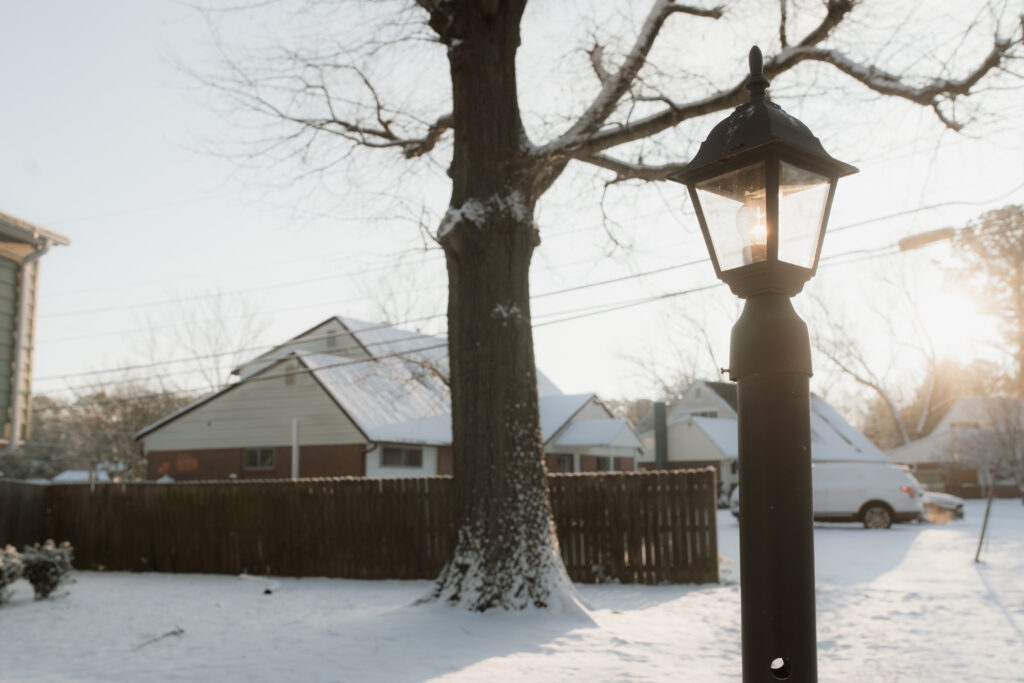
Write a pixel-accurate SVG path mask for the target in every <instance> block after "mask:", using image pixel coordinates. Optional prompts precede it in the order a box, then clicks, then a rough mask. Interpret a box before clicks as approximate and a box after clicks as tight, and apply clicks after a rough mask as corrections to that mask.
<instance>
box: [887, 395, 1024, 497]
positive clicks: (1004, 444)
mask: <svg viewBox="0 0 1024 683" xmlns="http://www.w3.org/2000/svg"><path fill="white" fill-rule="evenodd" d="M1022 448H1024V402H1022V401H1020V400H1017V399H1006V398H997V397H986V398H978V397H973V398H960V399H957V400H956V401H955V402H954V403H953V404H952V406H950V408H949V410H948V411H947V412H946V414H945V415H943V417H942V419H941V420H939V422H938V423H937V424H936V425H935V427H934V428H933V429H932V431H931V432H929V433H928V434H927V435H926V436H924V437H922V438H920V439H917V440H916V441H911V442H910V443H908V444H904V445H902V446H897V447H895V448H892V449H890V450H888V451H887V452H886V456H888V458H889V460H891V461H892V462H894V463H896V464H898V465H906V466H907V467H909V468H910V469H911V471H913V472H914V474H915V476H916V477H917V478H918V480H920V481H921V482H922V483H924V484H927V485H928V486H929V487H930V488H933V489H935V490H940V491H949V492H951V493H956V494H957V495H960V496H964V497H969V498H972V497H977V496H980V495H982V493H983V490H984V489H986V488H987V487H988V486H989V485H990V484H992V483H993V481H994V483H995V484H996V494H997V495H1006V496H1011V497H1012V496H1016V495H1020V494H1019V492H1018V488H1017V485H1016V483H1015V481H1014V480H1013V478H1012V474H1011V473H1009V472H1002V473H997V477H996V479H995V480H993V477H992V472H991V467H992V465H993V464H994V463H995V462H996V461H997V460H998V459H999V455H1000V454H1001V453H1002V452H1003V451H1005V450H1007V449H1022ZM1000 474H1002V475H1004V478H1000V477H999V475H1000Z"/></svg>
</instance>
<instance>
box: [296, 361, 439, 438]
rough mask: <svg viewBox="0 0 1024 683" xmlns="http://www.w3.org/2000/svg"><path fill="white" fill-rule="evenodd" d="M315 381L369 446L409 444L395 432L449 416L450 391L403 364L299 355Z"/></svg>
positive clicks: (425, 373) (428, 374)
mask: <svg viewBox="0 0 1024 683" xmlns="http://www.w3.org/2000/svg"><path fill="white" fill-rule="evenodd" d="M295 355H296V356H298V358H299V359H300V360H301V361H302V363H303V364H304V365H305V366H306V367H307V368H309V369H310V370H311V371H312V373H313V377H314V378H316V380H317V381H318V382H319V383H320V385H321V386H322V387H323V388H324V390H326V391H327V393H328V394H330V396H331V398H333V399H334V401H335V402H336V403H337V404H338V405H339V406H341V408H342V410H344V411H345V413H346V414H347V415H348V416H349V418H350V419H351V420H352V421H353V422H355V423H356V426H357V427H359V429H360V430H361V431H362V432H363V434H365V435H366V438H368V439H369V440H370V441H403V442H404V441H405V440H404V439H402V438H398V437H399V436H400V434H399V433H398V432H397V431H396V426H397V425H401V424H403V423H410V422H416V421H420V420H423V419H424V418H429V417H434V416H437V415H442V414H447V413H448V411H449V403H448V387H447V386H445V384H444V382H442V381H441V379H440V378H439V377H437V375H436V374H434V373H433V372H432V371H431V370H429V369H424V368H423V367H422V366H419V365H416V364H415V363H413V362H412V361H410V360H408V359H406V358H404V357H397V358H381V359H380V360H373V361H362V362H352V361H346V360H344V359H342V358H339V357H338V356H332V355H328V354H319V353H305V352H301V351H300V352H296V354H295Z"/></svg>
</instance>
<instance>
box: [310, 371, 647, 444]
mask: <svg viewBox="0 0 1024 683" xmlns="http://www.w3.org/2000/svg"><path fill="white" fill-rule="evenodd" d="M334 360H335V361H336V360H337V359H334ZM314 374H316V373H314ZM592 397H593V394H578V395H574V396H564V395H562V396H541V397H540V398H539V399H538V409H539V411H540V426H541V434H542V438H543V440H544V443H547V442H548V441H549V440H550V439H551V437H552V436H553V435H554V434H557V433H558V432H559V430H561V429H562V428H563V427H565V425H566V423H567V422H569V420H571V419H572V417H573V415H575V414H576V413H577V412H579V410H580V409H581V408H583V406H584V405H586V403H587V401H589V400H590V399H591V398H592ZM369 400H371V401H372V400H373V399H372V398H371V399H369ZM343 407H344V404H343ZM345 412H347V413H349V416H350V417H351V418H352V419H353V420H355V421H356V424H358V425H359V427H360V428H361V429H363V430H364V432H365V433H366V434H367V437H368V438H370V439H371V440H373V441H382V442H392V443H422V444H430V445H446V444H450V443H451V442H452V421H451V415H450V413H449V412H447V407H446V409H445V412H443V413H438V414H435V415H430V416H425V417H420V418H413V419H409V420H404V421H399V420H396V421H392V422H388V423H386V424H385V423H379V422H378V423H377V424H376V425H365V426H364V424H363V423H360V422H359V418H358V417H357V416H356V415H354V414H353V413H352V412H350V411H349V410H348V408H345ZM579 422H607V423H609V425H606V426H605V427H604V429H606V430H607V433H609V434H610V436H609V437H608V438H609V440H608V441H596V442H594V445H602V446H613V445H629V446H632V445H633V444H632V443H628V444H627V443H624V444H618V443H612V439H614V438H616V437H617V438H619V439H623V438H624V437H621V436H618V431H619V429H620V428H621V427H622V426H625V428H626V430H627V431H628V432H629V434H630V435H632V434H633V432H632V430H630V429H629V425H628V423H626V421H625V420H612V419H609V420H580V421H579ZM619 423H621V424H619ZM576 424H577V423H572V424H570V425H569V427H568V429H567V430H566V432H568V431H569V430H572V429H573V427H574V426H575V425H576ZM613 427H614V429H613ZM367 430H369V431H367ZM563 436H564V433H563V434H561V435H559V438H558V440H557V443H558V444H559V445H566V444H565V443H563V440H562V439H563ZM635 439H636V437H635V436H633V440H634V441H635ZM636 443H637V445H638V447H639V442H638V441H637V442H636Z"/></svg>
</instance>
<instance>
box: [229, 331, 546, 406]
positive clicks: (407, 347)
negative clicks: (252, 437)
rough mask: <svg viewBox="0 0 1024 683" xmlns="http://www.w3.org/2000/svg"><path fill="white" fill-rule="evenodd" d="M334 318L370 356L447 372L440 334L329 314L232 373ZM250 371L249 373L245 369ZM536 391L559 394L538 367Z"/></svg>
mask: <svg viewBox="0 0 1024 683" xmlns="http://www.w3.org/2000/svg"><path fill="white" fill-rule="evenodd" d="M332 322H335V323H337V324H338V325H340V326H341V327H342V328H343V329H344V330H346V332H347V336H348V337H350V338H351V339H352V340H353V341H354V342H356V344H357V345H358V347H359V348H360V349H362V350H363V351H364V352H365V353H366V355H367V356H369V357H370V358H376V359H384V358H387V357H392V356H401V357H404V358H405V359H406V361H407V363H408V364H409V365H410V367H412V366H416V367H418V370H417V372H419V373H422V372H423V371H424V370H427V369H430V368H433V369H434V370H436V371H437V372H438V373H440V374H441V375H448V374H449V366H448V340H447V339H445V338H443V337H435V336H432V335H428V334H423V333H422V332H413V331H409V330H403V329H401V328H398V327H394V326H392V325H390V324H387V323H371V322H366V321H364V320H357V319H355V318H348V317H344V316H340V315H335V316H331V317H330V318H327V319H326V320H324V321H322V322H320V323H317V324H316V325H314V326H313V327H310V328H309V329H307V330H305V331H303V332H300V333H299V334H297V335H295V336H294V337H292V338H291V339H289V340H288V341H286V342H284V343H283V344H278V345H277V346H275V347H274V348H272V349H270V350H269V351H264V352H263V353H261V354H260V355H258V356H256V357H254V358H252V359H250V360H247V361H245V363H243V364H241V365H239V366H238V367H236V368H234V369H233V370H232V371H231V373H232V374H241V373H240V371H241V369H242V368H243V367H245V366H247V365H251V364H254V363H257V362H258V361H260V360H261V359H262V360H263V361H264V363H265V364H270V363H273V362H276V361H277V360H278V359H279V358H282V357H284V356H286V355H288V354H289V353H291V352H292V351H295V350H296V349H289V347H290V346H292V345H294V344H297V343H299V342H301V341H303V338H304V337H307V335H309V334H310V333H312V332H316V331H317V330H319V329H320V328H322V327H324V326H326V325H328V324H329V323H332ZM324 355H330V356H331V357H333V358H335V359H337V358H339V357H341V358H344V357H346V356H345V355H344V354H340V353H338V354H333V353H325V354H324ZM265 367H266V365H263V366H261V367H257V369H256V370H255V371H257V372H258V371H260V370H263V369H264V368H265ZM248 374H252V373H248ZM537 392H538V394H539V395H541V396H552V395H560V394H561V393H562V391H561V390H560V389H559V388H558V387H557V386H555V384H554V382H552V381H551V380H550V379H548V378H547V376H545V375H544V373H542V372H541V371H540V370H539V369H538V370H537Z"/></svg>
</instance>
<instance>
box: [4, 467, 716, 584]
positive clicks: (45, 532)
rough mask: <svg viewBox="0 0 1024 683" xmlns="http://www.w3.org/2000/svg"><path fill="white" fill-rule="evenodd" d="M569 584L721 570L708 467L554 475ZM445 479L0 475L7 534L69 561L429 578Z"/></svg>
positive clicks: (443, 544)
mask: <svg viewBox="0 0 1024 683" xmlns="http://www.w3.org/2000/svg"><path fill="white" fill-rule="evenodd" d="M549 485H550V490H551V505H552V511H553V514H554V519H555V523H556V526H557V529H558V538H559V544H560V546H561V551H562V557H563V559H564V561H565V565H566V569H567V570H568V572H569V576H570V577H571V578H572V580H573V581H577V582H583V583H595V582H601V581H612V580H617V581H621V582H623V583H649V584H654V583H666V582H669V583H705V582H715V581H717V580H718V548H717V536H716V533H717V530H716V526H715V502H716V500H715V473H714V471H712V470H675V471H671V472H645V473H609V474H568V475H551V476H550V477H549ZM451 494H452V480H451V478H450V477H431V478H425V479H363V478H335V479H300V480H295V481H292V480H286V481H280V480H277V481H270V480H262V481H232V482H224V481H217V482H198V483H175V484H157V483H132V484H96V485H93V486H90V485H88V484H58V485H50V486H34V485H31V484H25V483H21V482H11V481H0V545H2V544H4V543H14V544H16V545H23V544H24V543H27V542H30V541H35V540H42V539H44V538H53V539H55V540H58V541H64V540H67V541H70V542H71V544H72V545H73V546H74V548H75V566H76V567H79V568H83V569H97V568H105V569H111V570H127V571H146V570H150V571H162V572H204V573H227V574H237V573H241V572H248V573H252V574H264V573H266V574H274V575H278V576H335V577H348V578H364V579H384V578H391V579H413V578H434V577H435V576H437V575H438V573H440V571H441V568H442V567H443V565H444V563H445V562H446V561H447V559H448V557H449V556H450V553H451V549H452V543H453V540H454V520H453V517H452V504H451V501H452V495H451Z"/></svg>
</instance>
